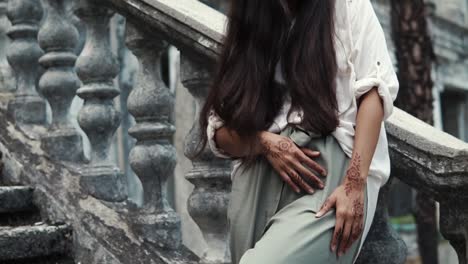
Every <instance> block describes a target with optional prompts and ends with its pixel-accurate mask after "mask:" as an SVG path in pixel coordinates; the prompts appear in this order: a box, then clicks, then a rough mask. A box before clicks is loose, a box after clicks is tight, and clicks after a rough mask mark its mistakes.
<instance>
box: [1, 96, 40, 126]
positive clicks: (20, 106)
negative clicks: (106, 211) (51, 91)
mask: <svg viewBox="0 0 468 264" xmlns="http://www.w3.org/2000/svg"><path fill="white" fill-rule="evenodd" d="M7 112H8V115H9V116H10V118H12V119H13V120H14V121H15V122H16V123H17V124H31V125H33V124H34V125H43V124H45V123H46V102H45V101H44V100H43V99H42V98H40V97H38V96H18V97H16V98H15V99H14V100H12V101H10V102H9V103H8V109H7Z"/></svg>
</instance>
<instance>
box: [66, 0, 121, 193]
mask: <svg viewBox="0 0 468 264" xmlns="http://www.w3.org/2000/svg"><path fill="white" fill-rule="evenodd" d="M75 12H76V14H77V16H78V17H80V18H81V19H82V20H83V22H84V24H85V26H86V29H87V30H86V43H85V46H84V48H83V51H82V52H81V54H80V56H79V57H78V59H77V61H76V72H77V74H78V77H79V78H80V79H81V81H82V82H83V86H82V87H81V88H80V89H78V91H77V94H78V96H79V97H81V98H83V99H84V105H83V108H81V110H80V111H79V113H78V123H79V125H80V127H81V128H82V129H83V131H84V132H85V133H86V135H87V136H88V139H89V141H90V145H91V162H90V164H89V165H88V166H86V168H84V170H83V172H82V174H83V176H82V177H81V179H80V184H81V186H82V188H83V189H84V190H85V191H86V192H87V193H89V194H91V195H93V196H95V197H96V198H99V199H103V200H108V201H122V200H124V199H125V198H126V184H125V179H124V177H123V175H122V173H121V172H120V170H119V169H118V168H117V166H116V165H115V164H114V163H113V162H112V161H110V158H109V147H110V144H111V142H112V138H113V135H114V133H115V130H116V129H117V127H118V126H119V123H120V119H121V117H120V112H119V111H117V110H116V109H115V106H114V101H113V99H114V98H115V97H116V96H118V95H119V90H118V89H116V88H115V85H114V83H113V79H114V77H115V76H116V75H117V73H118V69H119V67H118V62H117V60H116V58H115V57H114V55H113V54H112V52H111V50H110V41H109V38H110V35H109V20H110V18H111V16H112V15H113V12H112V11H110V10H109V9H107V8H105V7H103V6H102V5H99V3H98V2H95V1H91V0H83V1H80V2H79V3H78V6H77V9H76V11H75Z"/></svg>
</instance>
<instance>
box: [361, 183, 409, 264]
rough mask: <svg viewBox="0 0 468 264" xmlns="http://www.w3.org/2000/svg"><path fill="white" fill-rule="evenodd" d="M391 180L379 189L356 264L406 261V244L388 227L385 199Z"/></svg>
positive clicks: (395, 263)
mask: <svg viewBox="0 0 468 264" xmlns="http://www.w3.org/2000/svg"><path fill="white" fill-rule="evenodd" d="M391 180H392V178H390V180H389V182H387V184H386V185H385V186H384V187H383V188H381V189H380V192H379V198H378V201H377V208H376V212H375V215H374V219H373V221H372V225H371V227H370V230H369V233H368V235H367V238H366V240H365V241H364V244H363V246H362V250H361V252H360V253H359V257H358V259H357V260H356V264H367V263H385V264H403V263H405V261H406V256H407V255H408V250H407V247H406V244H405V242H404V241H403V240H402V239H401V238H400V236H399V235H398V233H397V232H396V231H395V230H394V229H393V228H392V226H391V225H390V221H389V216H388V201H387V200H388V199H387V197H388V193H389V191H390V187H391Z"/></svg>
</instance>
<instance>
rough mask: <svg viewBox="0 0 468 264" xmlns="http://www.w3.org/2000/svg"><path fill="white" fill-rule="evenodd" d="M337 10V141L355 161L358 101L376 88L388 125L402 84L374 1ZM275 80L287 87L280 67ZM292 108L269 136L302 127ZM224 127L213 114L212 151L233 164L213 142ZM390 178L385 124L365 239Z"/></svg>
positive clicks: (345, 2)
mask: <svg viewBox="0 0 468 264" xmlns="http://www.w3.org/2000/svg"><path fill="white" fill-rule="evenodd" d="M335 10H336V11H335V49H336V58H337V64H338V73H337V76H336V98H337V102H338V110H339V113H338V118H339V125H338V127H337V128H336V129H335V131H334V132H332V135H333V136H334V137H335V138H336V139H337V141H338V142H339V144H340V146H341V148H342V149H343V151H344V153H346V155H347V156H348V157H351V156H352V151H353V143H354V133H355V130H354V126H355V124H356V115H357V110H358V107H357V100H358V99H359V97H361V96H362V95H364V94H365V93H367V92H368V91H369V90H370V89H372V88H374V87H376V88H377V90H378V94H379V95H380V97H381V99H382V102H383V109H384V121H385V120H386V119H387V118H388V117H389V116H390V115H391V114H392V111H393V102H394V100H395V98H396V95H397V92H398V88H399V84H398V79H397V76H396V74H395V70H394V68H393V64H392V61H391V59H390V55H389V53H388V49H387V44H386V40H385V36H384V32H383V29H382V27H381V25H380V23H379V21H378V19H377V16H376V14H375V11H374V9H373V7H372V4H371V3H370V0H337V1H336V7H335ZM275 79H276V80H277V81H279V82H284V79H283V77H282V74H281V71H280V66H279V65H277V68H276V73H275ZM289 108H290V101H289V100H287V99H286V100H285V102H284V105H283V107H282V109H281V111H280V112H279V114H278V115H277V116H276V118H275V119H274V122H273V124H272V125H271V127H270V128H269V129H268V131H270V132H274V133H279V132H280V131H281V130H282V129H283V128H284V127H286V125H287V124H288V123H292V124H298V123H300V122H301V118H302V115H303V112H302V111H293V112H292V113H291V115H290V116H289V118H288V116H287V113H288V111H289ZM223 125H224V123H223V120H221V118H220V117H219V116H218V115H217V114H216V113H214V112H213V111H211V113H210V115H209V117H208V128H207V135H208V143H209V146H210V148H211V150H212V151H213V153H214V154H215V155H216V156H218V157H222V158H230V157H229V156H228V155H227V154H226V153H224V152H223V151H222V150H220V149H219V148H217V146H216V142H215V141H214V134H215V130H216V129H218V128H220V127H221V126H223ZM239 165H240V160H237V159H236V160H234V162H233V172H232V175H234V173H235V171H236V169H237V168H238V167H239ZM389 176H390V158H389V153H388V143H387V136H386V132H385V127H384V124H383V122H382V129H381V131H380V136H379V140H378V143H377V147H376V150H375V153H374V156H373V159H372V162H371V165H370V169H369V175H368V179H367V195H368V207H367V210H368V211H367V218H366V223H365V226H364V233H363V234H364V237H366V236H367V233H368V231H369V228H370V225H371V223H372V219H373V217H374V213H375V209H376V205H377V198H378V193H379V189H380V187H381V186H383V185H384V184H385V183H386V182H387V180H388V178H389ZM363 241H364V239H363V240H362V242H363ZM362 242H361V245H360V248H361V246H362Z"/></svg>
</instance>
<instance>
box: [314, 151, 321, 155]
mask: <svg viewBox="0 0 468 264" xmlns="http://www.w3.org/2000/svg"><path fill="white" fill-rule="evenodd" d="M312 153H313V154H314V155H319V154H320V152H318V151H314V152H312Z"/></svg>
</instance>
